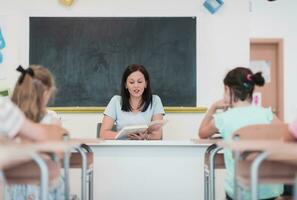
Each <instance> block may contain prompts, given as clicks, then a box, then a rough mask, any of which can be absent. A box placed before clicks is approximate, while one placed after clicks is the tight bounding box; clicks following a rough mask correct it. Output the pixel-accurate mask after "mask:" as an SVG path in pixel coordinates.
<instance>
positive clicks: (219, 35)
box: [0, 0, 249, 139]
mask: <svg viewBox="0 0 297 200" xmlns="http://www.w3.org/2000/svg"><path fill="white" fill-rule="evenodd" d="M203 2H204V1H203V0H183V1H181V0H129V1H123V0H122V1H121V0H100V1H96V0H88V1H85V0H76V2H75V3H74V5H73V6H72V7H70V8H69V7H63V6H61V5H60V4H59V3H58V0H51V1H40V0H26V1H19V0H0V5H1V6H0V19H1V20H2V21H5V23H4V25H3V26H4V28H2V29H3V30H4V29H5V32H4V33H5V37H6V38H5V39H6V42H7V47H6V48H5V50H4V51H3V52H4V53H5V59H6V60H5V62H4V63H2V64H0V73H1V74H4V73H6V74H5V77H6V79H4V80H1V79H0V84H1V85H2V86H8V87H10V88H12V87H13V85H14V83H15V81H16V77H17V76H18V74H17V73H16V72H15V68H16V67H17V65H18V64H24V65H25V66H26V65H27V64H28V62H29V56H28V48H29V47H28V46H29V45H28V44H29V41H28V38H29V29H28V28H29V26H28V25H29V24H28V22H29V21H28V19H29V18H28V17H29V16H196V17H197V77H198V78H197V79H198V81H197V101H198V102H197V105H204V106H209V105H210V104H211V103H212V102H213V101H215V100H217V99H218V98H221V96H222V92H223V89H222V88H223V87H222V79H223V76H224V74H225V72H226V71H227V69H230V68H232V67H234V66H236V65H247V64H248V62H249V26H248V22H249V1H248V0H240V1H238V0H225V4H224V6H223V7H222V8H221V9H220V10H219V11H218V12H217V13H216V14H215V15H211V14H210V13H209V12H208V11H207V10H206V9H205V8H204V7H203V6H202V3H203ZM0 22H1V21H0ZM0 77H1V76H0ZM182 84H185V86H186V83H182ZM61 116H62V120H63V122H64V125H65V127H66V128H68V129H69V130H70V131H71V132H72V133H73V135H74V136H75V137H95V133H96V123H97V122H98V121H99V120H101V118H102V114H91V113H88V114H62V115H61ZM202 117H203V114H197V113H190V114H185V113H177V114H167V116H166V118H167V119H169V123H168V125H166V126H165V130H164V138H165V139H188V138H193V137H197V129H198V127H199V124H200V121H201V119H202Z"/></svg>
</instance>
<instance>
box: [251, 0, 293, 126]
mask: <svg viewBox="0 0 297 200" xmlns="http://www.w3.org/2000/svg"><path fill="white" fill-rule="evenodd" d="M251 2H252V4H251V13H250V36H251V37H253V38H283V40H284V111H285V121H287V122H289V121H291V120H293V119H295V118H296V117H297V103H296V102H297V93H296V85H297V82H296V76H297V56H296V53H297V48H296V47H297V37H296V35H297V23H296V18H297V15H296V10H297V1H292V0H281V1H275V2H268V1H258V0H252V1H251Z"/></svg>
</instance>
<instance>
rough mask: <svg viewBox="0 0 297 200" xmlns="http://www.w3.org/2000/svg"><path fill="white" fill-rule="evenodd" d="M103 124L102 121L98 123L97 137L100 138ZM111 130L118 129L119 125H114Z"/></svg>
mask: <svg viewBox="0 0 297 200" xmlns="http://www.w3.org/2000/svg"><path fill="white" fill-rule="evenodd" d="M101 125H102V123H101V122H99V123H97V138H100V129H101ZM111 130H112V131H117V127H116V125H115V124H114V125H113V126H112V128H111Z"/></svg>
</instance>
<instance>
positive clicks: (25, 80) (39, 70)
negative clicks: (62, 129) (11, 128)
mask: <svg viewBox="0 0 297 200" xmlns="http://www.w3.org/2000/svg"><path fill="white" fill-rule="evenodd" d="M17 71H19V72H20V73H21V75H20V77H19V79H18V81H17V83H16V85H15V88H14V91H13V95H12V98H11V99H12V101H13V102H14V103H15V104H16V105H17V106H18V107H19V108H20V109H21V110H22V111H23V112H24V114H25V115H26V117H27V118H29V119H31V120H32V121H34V122H37V123H43V124H58V125H61V124H60V120H59V118H58V116H57V114H56V113H55V112H54V111H50V110H48V109H47V104H48V102H49V100H50V99H51V98H52V97H53V95H54V93H55V91H56V85H55V80H54V78H53V75H52V74H51V73H50V72H49V71H48V70H47V69H46V68H44V67H42V66H38V65H31V66H30V67H29V68H28V69H26V70H25V69H24V68H23V67H22V66H19V67H18V68H17Z"/></svg>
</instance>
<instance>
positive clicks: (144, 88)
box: [144, 81, 147, 89]
mask: <svg viewBox="0 0 297 200" xmlns="http://www.w3.org/2000/svg"><path fill="white" fill-rule="evenodd" d="M146 86H147V81H145V85H144V89H146Z"/></svg>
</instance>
